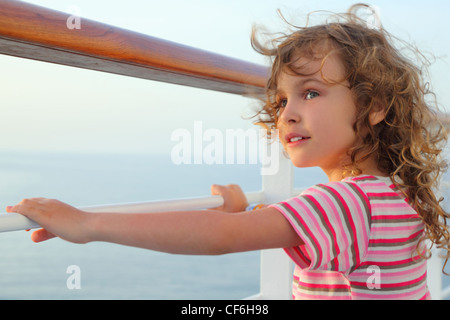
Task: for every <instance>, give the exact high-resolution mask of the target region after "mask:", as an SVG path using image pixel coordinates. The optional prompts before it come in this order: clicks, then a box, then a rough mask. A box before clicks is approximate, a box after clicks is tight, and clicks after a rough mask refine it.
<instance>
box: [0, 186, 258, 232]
mask: <svg viewBox="0 0 450 320" xmlns="http://www.w3.org/2000/svg"><path fill="white" fill-rule="evenodd" d="M245 195H246V197H247V201H248V202H249V203H257V202H261V201H262V192H252V193H246V194H245ZM222 204H223V198H222V197H220V196H208V197H197V198H185V199H172V200H160V201H148V202H133V203H119V204H108V205H98V206H89V207H80V209H82V210H85V211H88V212H123V213H146V212H163V211H184V210H201V209H207V208H215V207H219V206H221V205H222ZM34 228H39V225H38V224H37V223H36V222H34V221H32V220H30V219H28V218H26V217H24V216H23V215H21V214H18V213H0V232H8V231H17V230H27V229H34Z"/></svg>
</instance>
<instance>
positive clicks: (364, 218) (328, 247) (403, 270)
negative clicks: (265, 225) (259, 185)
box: [271, 175, 430, 299]
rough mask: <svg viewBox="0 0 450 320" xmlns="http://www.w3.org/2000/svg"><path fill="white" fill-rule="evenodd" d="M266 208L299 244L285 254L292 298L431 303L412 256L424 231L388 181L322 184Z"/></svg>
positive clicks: (422, 264) (422, 263)
mask: <svg viewBox="0 0 450 320" xmlns="http://www.w3.org/2000/svg"><path fill="white" fill-rule="evenodd" d="M271 207H274V208H276V209H278V210H279V211H280V212H281V213H282V214H283V215H284V216H285V217H286V219H287V220H288V221H289V222H290V224H291V225H292V227H293V228H294V229H295V231H296V232H297V234H298V235H299V236H300V238H301V239H302V240H303V242H304V244H303V245H302V246H300V247H294V248H285V249H284V250H285V251H286V253H287V254H288V255H289V256H290V257H291V259H292V260H293V261H294V263H295V271H294V281H293V298H294V299H429V298H430V295H429V292H428V288H427V283H426V271H427V264H426V260H425V259H423V258H421V257H420V256H419V255H418V254H417V250H416V249H417V244H418V242H419V240H420V239H421V237H423V232H424V225H423V223H422V220H421V219H420V217H419V215H418V214H417V212H416V211H415V210H414V209H413V208H412V207H411V206H410V205H409V204H408V203H407V199H406V198H405V196H404V195H403V194H402V193H401V192H400V191H399V190H398V189H397V188H396V187H395V185H394V184H393V183H392V182H391V180H390V178H384V177H374V176H368V175H363V176H358V177H353V178H347V179H344V180H342V181H339V182H331V183H328V184H320V185H317V186H314V187H312V188H309V189H307V190H306V191H304V192H303V193H302V194H300V195H299V196H297V197H294V198H292V199H289V200H287V201H284V202H280V203H278V204H275V205H272V206H271Z"/></svg>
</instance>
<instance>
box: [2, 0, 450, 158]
mask: <svg viewBox="0 0 450 320" xmlns="http://www.w3.org/2000/svg"><path fill="white" fill-rule="evenodd" d="M26 2H30V3H33V4H37V5H41V6H45V7H48V8H52V9H56V10H59V11H64V12H71V10H73V8H77V9H78V10H79V12H80V14H81V17H82V18H83V17H85V18H89V19H93V20H97V21H99V22H104V23H107V24H112V25H115V26H119V27H122V28H126V29H130V30H133V31H137V32H141V33H145V34H148V35H151V36H155V37H159V38H163V39H166V40H170V41H174V42H178V43H182V44H186V45H189V46H193V47H196V48H200V49H204V50H208V51H212V52H216V53H220V54H223V55H226V56H231V57H235V58H239V59H242V60H246V61H250V62H254V63H258V64H265V65H267V63H268V61H267V60H266V59H265V58H263V57H261V56H260V55H258V54H257V53H256V52H254V51H253V49H252V48H251V45H250V40H249V39H250V32H251V28H252V25H253V24H260V25H263V26H265V27H266V28H268V29H269V30H270V31H272V32H277V31H284V30H285V29H286V25H285V24H284V23H283V22H282V20H281V19H280V18H279V17H278V15H277V12H276V11H277V9H280V10H281V11H282V12H283V14H284V16H285V17H286V18H287V19H288V20H289V21H292V22H294V23H297V24H299V25H302V24H303V23H304V21H305V16H306V14H307V13H309V12H311V11H315V10H328V11H332V12H344V11H345V10H346V9H347V8H348V7H349V6H350V5H351V4H353V3H354V1H346V0H344V1H331V0H327V1H325V0H315V1H311V0H309V1H304V0H295V1H294V0H279V1H275V0H259V1H256V0H214V1H211V0H209V1H208V0H189V1H186V0H165V1H154V0H127V1H118V0H96V1H92V0H28V1H26ZM367 3H368V4H371V5H374V6H376V7H377V8H378V10H379V13H380V18H381V22H382V23H383V25H384V26H385V28H386V29H387V30H388V31H390V32H391V33H393V34H394V35H396V36H398V37H400V38H402V39H404V40H407V41H409V42H414V43H415V44H416V45H417V46H418V47H419V48H421V49H422V50H424V51H425V52H426V53H427V52H429V53H432V54H433V55H434V56H435V57H436V61H435V62H434V64H433V66H432V68H431V77H432V79H431V81H432V85H433V88H434V90H435V92H436V93H437V97H438V99H439V100H438V101H439V102H440V104H441V105H442V107H443V108H445V109H446V110H448V111H449V112H450V93H449V92H447V91H448V90H447V87H448V84H449V82H450V79H449V74H450V72H449V71H450V63H449V53H450V43H449V41H448V34H447V33H448V30H450V19H449V17H450V16H449V13H450V2H449V1H447V0H430V1H417V0H412V1H411V0H408V1H403V0H398V1H375V0H374V1H370V2H367ZM81 23H82V20H81ZM81 27H82V25H81ZM0 70H1V77H0V94H1V96H2V103H1V104H0V120H1V125H0V151H8V150H28V151H51V152H53V151H58V152H120V153H163V154H167V153H168V152H170V150H171V148H173V146H174V144H175V143H174V142H173V141H171V134H172V133H173V132H174V131H175V130H177V129H180V128H182V129H186V130H188V131H190V132H193V127H194V123H195V121H199V120H201V121H202V123H203V128H204V129H205V130H206V129H209V128H215V129H219V130H225V129H227V128H229V129H238V128H244V129H247V128H252V127H253V125H252V122H251V120H248V119H245V117H246V116H248V115H251V114H252V112H253V110H254V108H255V107H256V106H257V103H256V102H255V101H253V100H251V99H248V98H244V97H242V96H237V95H231V94H225V93H218V92H212V91H207V90H201V89H194V88H189V87H183V86H177V85H170V84H164V83H158V82H154V81H148V80H141V79H134V78H130V77H125V76H118V75H111V74H106V73H101V72H96V71H90V70H83V69H77V68H72V67H65V66H58V65H54V64H49V63H42V62H36V61H30V60H25V59H20V58H14V57H9V56H4V55H0Z"/></svg>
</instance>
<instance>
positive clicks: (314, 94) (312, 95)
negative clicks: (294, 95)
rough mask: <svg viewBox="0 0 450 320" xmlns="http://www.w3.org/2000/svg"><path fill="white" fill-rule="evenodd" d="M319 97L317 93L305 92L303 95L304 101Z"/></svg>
mask: <svg viewBox="0 0 450 320" xmlns="http://www.w3.org/2000/svg"><path fill="white" fill-rule="evenodd" d="M318 96H319V93H318V92H317V91H307V92H306V94H305V99H306V100H311V99H314V98H317V97H318Z"/></svg>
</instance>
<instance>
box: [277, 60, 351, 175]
mask: <svg viewBox="0 0 450 320" xmlns="http://www.w3.org/2000/svg"><path fill="white" fill-rule="evenodd" d="M321 63H322V60H321V59H319V60H306V59H303V58H300V59H298V61H297V62H296V64H295V67H298V68H300V67H301V68H300V69H301V71H302V73H304V74H312V75H311V76H299V75H292V74H289V73H286V72H282V73H281V75H280V77H279V78H278V89H277V101H278V105H279V107H280V108H281V109H280V116H279V119H278V123H277V127H278V129H279V138H280V141H281V142H282V144H283V146H284V148H285V150H286V151H287V153H288V154H289V156H290V158H291V161H292V162H293V164H294V165H295V166H296V167H313V166H318V167H320V168H322V170H323V171H324V172H325V173H326V174H327V175H328V178H329V179H330V181H335V180H341V179H342V171H343V164H347V163H349V156H348V151H349V149H350V148H351V147H352V146H354V145H355V143H356V140H357V138H356V134H355V132H354V130H353V124H354V123H355V115H356V105H355V102H354V99H353V96H352V93H351V91H350V89H349V88H348V87H346V85H347V83H346V82H344V83H339V84H334V83H336V82H339V81H340V80H341V79H343V78H344V67H343V65H342V63H341V62H340V60H339V58H338V56H337V55H334V54H332V55H330V56H329V57H328V58H327V59H326V60H325V63H324V65H323V66H322V69H321ZM320 70H322V72H320ZM314 72H315V73H314ZM324 79H327V81H325V80H324Z"/></svg>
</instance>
